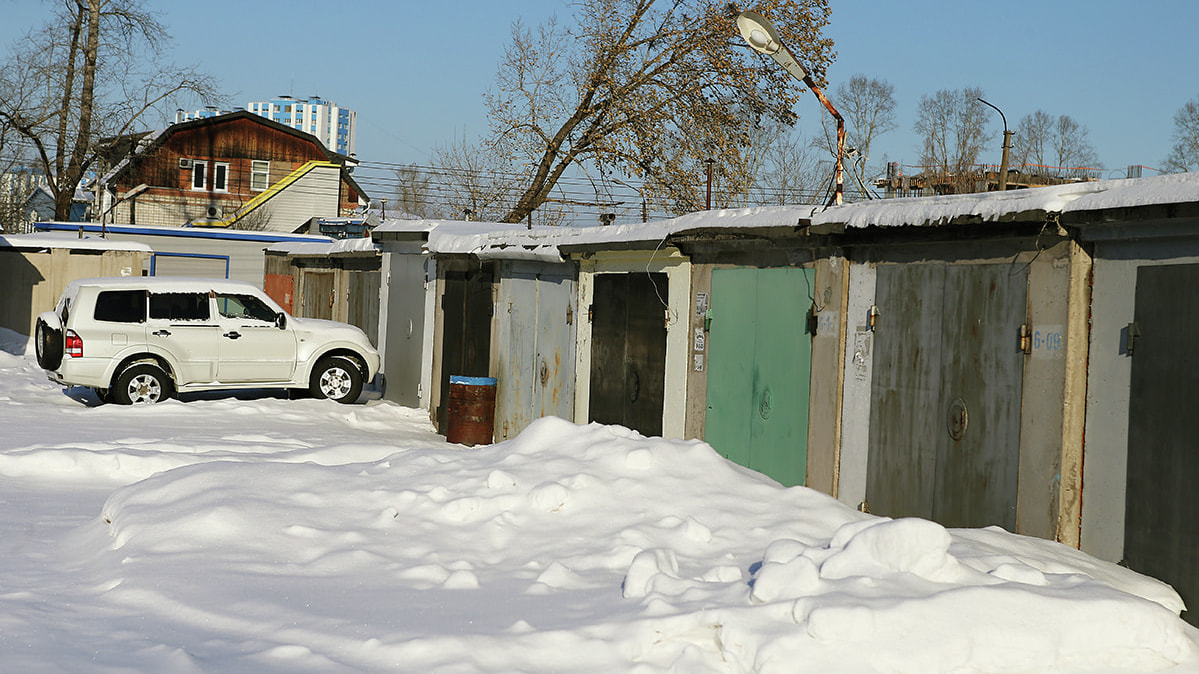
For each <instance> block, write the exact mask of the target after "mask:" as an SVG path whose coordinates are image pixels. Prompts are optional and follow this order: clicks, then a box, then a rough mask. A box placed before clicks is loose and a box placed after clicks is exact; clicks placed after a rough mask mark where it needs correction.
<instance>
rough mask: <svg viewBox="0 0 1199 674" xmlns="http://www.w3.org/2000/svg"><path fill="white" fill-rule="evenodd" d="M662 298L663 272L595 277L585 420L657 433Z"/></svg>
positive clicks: (662, 373) (661, 395) (662, 376)
mask: <svg viewBox="0 0 1199 674" xmlns="http://www.w3.org/2000/svg"><path fill="white" fill-rule="evenodd" d="M666 296H667V279H666V274H663V273H653V274H645V273H629V274H597V275H596V276H595V288H594V298H593V300H592V302H593V304H592V307H591V309H592V311H591V388H590V401H591V402H590V408H589V410H588V414H589V419H590V420H591V421H597V422H599V423H602V424H620V425H622V426H627V427H628V428H632V429H633V430H636V431H638V432H640V433H642V434H644V435H647V436H649V435H661V434H662V410H663V403H664V402H665V387H666V313H665V306H664V305H663V304H662V300H661V299H659V297H666Z"/></svg>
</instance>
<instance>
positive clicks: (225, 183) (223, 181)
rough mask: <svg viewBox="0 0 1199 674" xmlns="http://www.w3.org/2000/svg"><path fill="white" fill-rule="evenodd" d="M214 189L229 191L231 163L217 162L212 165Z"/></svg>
mask: <svg viewBox="0 0 1199 674" xmlns="http://www.w3.org/2000/svg"><path fill="white" fill-rule="evenodd" d="M212 191H213V192H228V191H229V165H228V164H225V163H216V164H213V165H212Z"/></svg>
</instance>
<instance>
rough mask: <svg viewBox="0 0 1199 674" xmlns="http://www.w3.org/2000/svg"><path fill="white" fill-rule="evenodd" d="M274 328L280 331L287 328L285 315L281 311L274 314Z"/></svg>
mask: <svg viewBox="0 0 1199 674" xmlns="http://www.w3.org/2000/svg"><path fill="white" fill-rule="evenodd" d="M275 327H276V328H279V329H280V330H283V329H284V328H286V327H287V314H285V313H283V312H282V311H280V312H279V313H277V314H275Z"/></svg>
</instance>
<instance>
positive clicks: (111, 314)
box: [92, 290, 146, 323]
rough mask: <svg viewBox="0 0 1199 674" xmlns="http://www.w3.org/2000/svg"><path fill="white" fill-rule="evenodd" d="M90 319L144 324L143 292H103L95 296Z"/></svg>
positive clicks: (144, 292) (144, 306)
mask: <svg viewBox="0 0 1199 674" xmlns="http://www.w3.org/2000/svg"><path fill="white" fill-rule="evenodd" d="M92 317H93V318H94V319H95V320H97V321H107V322H109V323H145V322H146V291H145V290H105V291H102V292H100V294H99V295H97V296H96V311H95V313H94V314H93V315H92Z"/></svg>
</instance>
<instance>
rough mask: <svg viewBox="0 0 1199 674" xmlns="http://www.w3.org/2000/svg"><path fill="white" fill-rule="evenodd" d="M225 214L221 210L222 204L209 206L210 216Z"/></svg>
mask: <svg viewBox="0 0 1199 674" xmlns="http://www.w3.org/2000/svg"><path fill="white" fill-rule="evenodd" d="M223 214H224V211H222V210H221V207H220V206H209V207H208V217H210V218H219V217H221V216H222V215H223Z"/></svg>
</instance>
